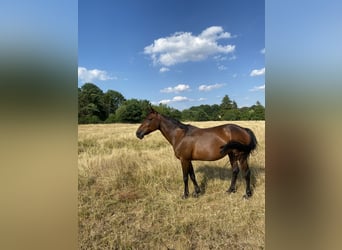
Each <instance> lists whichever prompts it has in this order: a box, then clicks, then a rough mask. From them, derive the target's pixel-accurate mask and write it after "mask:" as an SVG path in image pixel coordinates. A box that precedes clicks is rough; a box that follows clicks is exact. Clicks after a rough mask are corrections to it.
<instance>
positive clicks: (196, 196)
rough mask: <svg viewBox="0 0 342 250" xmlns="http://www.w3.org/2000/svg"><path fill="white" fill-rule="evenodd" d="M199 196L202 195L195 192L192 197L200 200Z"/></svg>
mask: <svg viewBox="0 0 342 250" xmlns="http://www.w3.org/2000/svg"><path fill="white" fill-rule="evenodd" d="M199 195H200V192H193V193H192V197H194V198H198V197H199Z"/></svg>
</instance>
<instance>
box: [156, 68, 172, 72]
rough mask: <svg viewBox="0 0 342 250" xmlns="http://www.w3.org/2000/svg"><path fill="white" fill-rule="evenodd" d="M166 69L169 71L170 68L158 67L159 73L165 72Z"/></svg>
mask: <svg viewBox="0 0 342 250" xmlns="http://www.w3.org/2000/svg"><path fill="white" fill-rule="evenodd" d="M167 71H170V69H169V68H166V67H162V68H160V70H159V72H160V73H164V72H167Z"/></svg>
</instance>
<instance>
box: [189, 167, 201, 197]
mask: <svg viewBox="0 0 342 250" xmlns="http://www.w3.org/2000/svg"><path fill="white" fill-rule="evenodd" d="M189 175H190V178H191V180H192V183H193V184H194V186H195V192H194V193H193V196H195V197H197V196H198V194H199V193H200V192H201V189H200V187H199V186H198V184H197V181H196V176H195V172H194V168H193V166H192V163H191V162H190V164H189Z"/></svg>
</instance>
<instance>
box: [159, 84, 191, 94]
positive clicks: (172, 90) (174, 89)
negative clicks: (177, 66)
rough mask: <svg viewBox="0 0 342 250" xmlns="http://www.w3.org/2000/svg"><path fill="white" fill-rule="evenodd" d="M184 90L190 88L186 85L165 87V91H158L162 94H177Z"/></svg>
mask: <svg viewBox="0 0 342 250" xmlns="http://www.w3.org/2000/svg"><path fill="white" fill-rule="evenodd" d="M186 90H190V86H189V85H187V84H178V85H177V86H175V87H167V88H165V89H162V90H160V92H162V93H179V92H183V91H186Z"/></svg>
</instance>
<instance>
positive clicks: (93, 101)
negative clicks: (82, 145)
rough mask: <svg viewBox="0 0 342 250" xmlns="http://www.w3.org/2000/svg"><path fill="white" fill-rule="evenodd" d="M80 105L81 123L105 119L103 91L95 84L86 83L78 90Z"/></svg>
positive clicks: (79, 115)
mask: <svg viewBox="0 0 342 250" xmlns="http://www.w3.org/2000/svg"><path fill="white" fill-rule="evenodd" d="M78 105H79V106H78V107H79V110H78V118H79V122H80V123H93V122H95V121H96V122H100V121H104V120H105V118H106V112H105V109H104V102H103V92H102V90H101V89H100V88H99V87H97V86H96V85H95V84H93V83H85V84H84V85H83V86H82V87H81V88H80V89H79V90H78ZM94 117H97V118H98V119H95V118H94Z"/></svg>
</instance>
